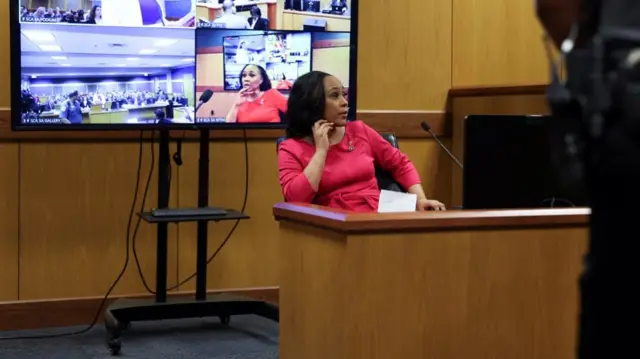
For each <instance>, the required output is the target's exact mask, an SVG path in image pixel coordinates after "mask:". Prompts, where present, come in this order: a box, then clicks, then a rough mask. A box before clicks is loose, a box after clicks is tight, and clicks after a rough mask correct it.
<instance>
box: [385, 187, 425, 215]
mask: <svg viewBox="0 0 640 359" xmlns="http://www.w3.org/2000/svg"><path fill="white" fill-rule="evenodd" d="M417 202H418V195H415V194H412V193H403V192H394V191H387V190H384V189H383V190H382V191H380V201H379V202H378V213H394V212H415V211H416V203H417Z"/></svg>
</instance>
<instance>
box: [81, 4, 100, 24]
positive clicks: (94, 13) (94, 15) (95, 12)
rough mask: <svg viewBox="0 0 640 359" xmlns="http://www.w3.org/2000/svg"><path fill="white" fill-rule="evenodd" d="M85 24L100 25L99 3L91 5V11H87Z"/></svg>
mask: <svg viewBox="0 0 640 359" xmlns="http://www.w3.org/2000/svg"><path fill="white" fill-rule="evenodd" d="M85 24H95V25H102V7H100V6H99V5H93V7H92V8H91V11H89V18H88V19H87V21H86V22H85Z"/></svg>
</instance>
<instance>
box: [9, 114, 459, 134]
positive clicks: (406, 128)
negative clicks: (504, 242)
mask: <svg viewBox="0 0 640 359" xmlns="http://www.w3.org/2000/svg"><path fill="white" fill-rule="evenodd" d="M447 118H448V116H447V115H446V114H445V112H444V111H400V110H360V111H358V119H361V120H362V121H364V122H365V123H367V124H369V125H370V126H371V127H373V128H374V129H376V130H377V131H379V132H393V133H394V134H395V135H396V137H399V138H428V137H429V134H428V133H426V132H424V131H423V130H422V127H421V126H420V123H422V121H428V122H429V125H430V126H431V128H432V129H433V132H434V133H435V134H436V135H439V136H449V135H450V134H451V130H450V125H449V124H448V122H449V121H447ZM246 132H247V138H248V139H253V140H255V139H276V138H278V137H280V136H283V135H284V130H282V129H268V130H247V131H246ZM150 136H151V133H149V134H148V136H147V138H150ZM171 136H172V137H174V138H184V139H186V140H197V139H198V132H197V131H184V130H176V131H172V133H171ZM139 138H140V131H49V132H37V131H21V132H13V131H11V109H9V108H6V107H2V108H0V142H97V141H104V142H109V141H117V142H120V141H127V142H129V141H138V140H139ZM211 138H212V139H213V140H242V139H244V136H243V131H242V130H219V131H212V132H211Z"/></svg>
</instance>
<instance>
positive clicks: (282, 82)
mask: <svg viewBox="0 0 640 359" xmlns="http://www.w3.org/2000/svg"><path fill="white" fill-rule="evenodd" d="M291 87H293V82H291V81H289V80H287V75H285V74H282V75H280V79H279V81H278V85H276V89H278V90H281V91H289V90H291Z"/></svg>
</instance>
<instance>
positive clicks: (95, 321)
mask: <svg viewBox="0 0 640 359" xmlns="http://www.w3.org/2000/svg"><path fill="white" fill-rule="evenodd" d="M143 143H144V131H140V146H139V150H138V170H137V176H136V185H135V192H134V195H133V202H132V204H131V208H130V210H129V219H128V221H127V237H126V241H125V242H126V254H125V261H124V265H123V266H122V269H121V270H120V273H119V274H118V277H117V278H116V280H115V281H114V282H113V284H111V287H109V290H108V291H107V294H105V295H104V297H103V298H102V301H101V302H100V306H99V308H98V311H97V312H96V315H95V316H94V318H93V321H92V322H91V324H89V326H87V327H86V328H84V329H81V330H78V331H75V332H68V333H59V334H47V335H29V336H16V337H0V340H25V339H53V338H61V337H68V336H73V335H79V334H84V333H86V332H88V331H90V330H91V329H93V327H95V326H96V324H98V320H99V319H100V315H101V314H102V310H103V309H104V306H105V304H107V300H109V295H111V292H113V290H114V289H115V287H116V285H118V283H119V282H120V280H121V279H122V277H123V276H124V273H125V272H126V271H127V268H128V266H129V259H130V254H129V245H130V244H131V223H132V222H133V216H134V215H135V208H136V203H137V202H138V190H139V189H140V174H141V172H142V152H143V151H142V144H143Z"/></svg>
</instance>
